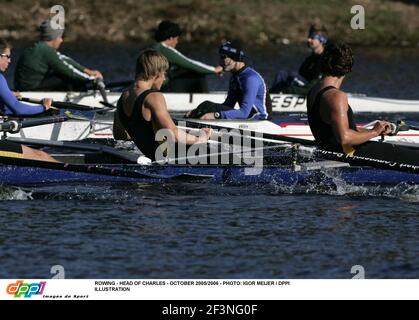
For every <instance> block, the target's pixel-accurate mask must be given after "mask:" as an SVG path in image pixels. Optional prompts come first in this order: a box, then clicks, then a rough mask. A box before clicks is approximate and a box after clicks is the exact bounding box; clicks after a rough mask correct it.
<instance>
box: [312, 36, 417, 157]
mask: <svg viewBox="0 0 419 320" xmlns="http://www.w3.org/2000/svg"><path fill="white" fill-rule="evenodd" d="M352 65H353V54H352V50H351V48H350V47H349V46H348V45H347V44H345V43H328V44H327V45H326V47H325V49H324V52H323V54H322V59H321V72H322V74H323V78H322V79H321V80H320V82H319V83H318V84H316V85H315V86H314V87H313V88H312V89H311V91H310V92H309V95H308V97H307V115H308V122H309V125H310V129H311V131H312V132H313V135H314V138H315V140H316V143H317V144H318V146H319V147H321V148H322V149H325V150H329V151H335V152H344V153H345V154H346V155H349V156H358V157H367V158H372V159H378V160H385V161H392V162H399V163H402V164H410V165H419V151H416V150H412V149H409V148H405V147H401V146H397V145H394V144H391V143H380V142H374V141H369V140H370V139H372V138H375V137H379V136H382V135H387V134H389V133H391V131H392V129H391V124H390V123H388V122H386V121H377V122H376V123H375V125H374V127H373V128H372V129H365V128H359V127H357V126H356V124H355V119H354V114H353V111H352V109H351V107H350V106H349V105H348V96H347V95H346V93H344V92H343V91H342V90H340V87H341V85H342V82H343V80H344V79H345V76H346V75H347V74H348V73H350V72H351V71H352Z"/></svg>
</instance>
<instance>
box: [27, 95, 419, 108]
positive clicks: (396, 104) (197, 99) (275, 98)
mask: <svg viewBox="0 0 419 320" xmlns="http://www.w3.org/2000/svg"><path fill="white" fill-rule="evenodd" d="M21 94H22V96H23V97H28V98H34V99H42V98H44V97H49V98H53V99H54V100H55V101H66V102H72V103H77V104H83V105H88V106H92V107H99V108H101V107H103V105H102V104H101V103H100V101H103V98H102V96H101V95H100V93H99V91H90V92H22V93H21ZM164 95H165V98H166V101H167V105H168V109H169V111H170V112H187V111H189V110H192V109H194V108H196V107H197V106H198V105H199V104H200V103H201V102H203V101H205V100H210V101H213V102H216V103H222V102H224V100H225V97H226V93H225V92H213V93H165V94H164ZM120 96H121V93H120V92H108V93H107V98H108V102H109V103H111V104H113V105H116V102H117V101H118V99H119V97H120ZM271 98H272V105H273V111H274V112H306V98H305V97H302V96H298V95H293V94H271ZM348 98H349V104H350V105H351V107H352V109H353V110H354V112H356V113H361V112H373V113H405V112H409V113H410V112H415V113H416V112H419V100H399V99H385V98H375V97H368V96H365V95H358V94H349V95H348Z"/></svg>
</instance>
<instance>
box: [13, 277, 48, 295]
mask: <svg viewBox="0 0 419 320" xmlns="http://www.w3.org/2000/svg"><path fill="white" fill-rule="evenodd" d="M46 283H47V282H46V281H41V282H39V283H23V281H22V280H18V281H16V282H15V283H11V284H9V285H8V286H7V289H6V291H7V293H8V294H11V295H14V296H15V298H20V297H22V296H23V297H24V298H31V297H32V296H33V295H35V294H42V293H43V292H44V289H45V285H46Z"/></svg>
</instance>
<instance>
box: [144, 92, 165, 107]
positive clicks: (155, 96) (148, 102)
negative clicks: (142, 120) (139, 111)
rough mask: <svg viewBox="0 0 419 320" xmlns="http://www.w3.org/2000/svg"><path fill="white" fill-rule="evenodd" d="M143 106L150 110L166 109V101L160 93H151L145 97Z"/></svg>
mask: <svg viewBox="0 0 419 320" xmlns="http://www.w3.org/2000/svg"><path fill="white" fill-rule="evenodd" d="M144 104H145V106H146V107H148V108H150V109H151V110H161V109H162V108H164V109H166V100H165V98H164V96H163V94H162V93H161V92H157V91H156V92H151V93H150V94H148V95H147V97H146V99H145V101H144Z"/></svg>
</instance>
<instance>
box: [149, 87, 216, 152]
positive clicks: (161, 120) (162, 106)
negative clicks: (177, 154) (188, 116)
mask: <svg viewBox="0 0 419 320" xmlns="http://www.w3.org/2000/svg"><path fill="white" fill-rule="evenodd" d="M144 107H146V108H148V109H150V111H151V121H152V122H153V124H154V125H155V130H156V131H157V130H159V129H168V130H170V133H171V134H172V137H173V138H174V141H175V142H180V143H183V144H186V145H192V144H194V143H202V142H205V141H206V140H208V138H207V139H203V137H202V136H201V137H197V136H194V135H191V134H188V133H186V131H184V130H182V129H179V128H178V127H176V125H175V123H174V122H173V120H172V117H171V116H170V114H169V112H168V111H167V106H166V101H165V99H164V97H163V95H162V94H161V93H160V92H154V93H151V94H149V95H148V96H147V98H146V100H145V102H144Z"/></svg>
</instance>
